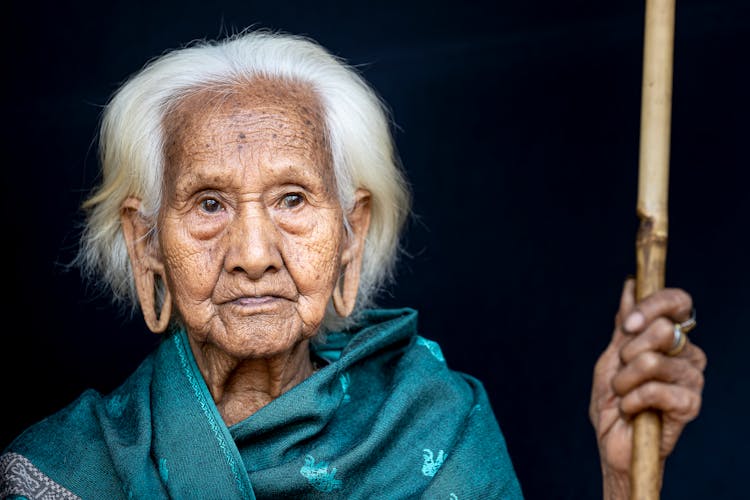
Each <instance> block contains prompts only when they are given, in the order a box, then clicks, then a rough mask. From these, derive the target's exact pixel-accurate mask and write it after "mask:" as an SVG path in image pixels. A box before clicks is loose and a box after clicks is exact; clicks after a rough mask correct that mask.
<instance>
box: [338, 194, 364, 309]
mask: <svg viewBox="0 0 750 500" xmlns="http://www.w3.org/2000/svg"><path fill="white" fill-rule="evenodd" d="M370 196H371V195H370V192H369V191H367V190H366V189H357V191H356V193H355V202H354V208H352V210H351V212H350V213H349V214H347V220H348V221H349V227H350V228H351V232H350V234H348V235H347V242H346V246H345V248H344V251H343V252H342V255H341V274H340V276H339V279H338V281H336V286H335V287H334V288H333V308H334V309H335V310H336V313H337V314H338V315H339V316H341V317H342V318H346V317H348V316H349V315H350V314H351V313H352V311H354V306H356V304H357V294H358V292H359V278H360V272H361V269H362V257H363V256H364V252H365V239H366V236H367V231H368V229H369V228H370Z"/></svg>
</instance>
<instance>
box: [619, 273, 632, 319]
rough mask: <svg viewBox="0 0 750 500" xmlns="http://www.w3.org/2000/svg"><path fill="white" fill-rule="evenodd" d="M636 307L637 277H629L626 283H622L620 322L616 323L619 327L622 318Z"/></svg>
mask: <svg viewBox="0 0 750 500" xmlns="http://www.w3.org/2000/svg"><path fill="white" fill-rule="evenodd" d="M634 307H635V279H633V278H627V279H626V280H625V283H623V285H622V293H621V294H620V307H619V309H618V310H617V317H618V320H619V321H618V323H617V324H616V325H615V326H616V327H619V326H620V325H621V320H623V319H625V317H626V316H627V315H628V313H630V311H632V310H633V308H634Z"/></svg>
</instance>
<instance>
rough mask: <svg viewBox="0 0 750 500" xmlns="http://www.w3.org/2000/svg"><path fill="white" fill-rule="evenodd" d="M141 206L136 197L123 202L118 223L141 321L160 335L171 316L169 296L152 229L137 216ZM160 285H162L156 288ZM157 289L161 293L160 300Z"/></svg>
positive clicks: (141, 217) (170, 298)
mask: <svg viewBox="0 0 750 500" xmlns="http://www.w3.org/2000/svg"><path fill="white" fill-rule="evenodd" d="M140 206H141V201H140V200H139V199H138V198H134V197H129V198H127V199H125V201H123V203H122V205H121V208H120V222H121V225H122V233H123V236H124V237H125V242H126V244H127V247H128V256H129V257H130V267H131V269H132V270H133V279H134V280H135V289H136V292H137V294H138V302H139V303H140V305H141V312H142V313H143V319H144V320H145V321H146V325H147V326H148V328H149V330H151V331H152V332H154V333H162V332H163V331H164V330H166V329H167V327H168V326H169V321H170V319H171V316H172V294H171V292H170V290H169V286H168V285H167V282H166V280H165V272H164V265H163V264H162V262H161V261H160V260H159V258H158V257H157V254H158V250H157V249H156V248H155V247H154V245H153V242H152V241H151V240H150V238H151V236H150V233H151V230H152V226H151V225H150V224H148V223H147V221H145V220H144V218H143V216H142V215H141V214H140V213H139V209H140ZM159 282H161V284H162V285H163V286H159ZM160 289H161V290H163V297H161V300H159V291H160ZM160 302H161V304H160Z"/></svg>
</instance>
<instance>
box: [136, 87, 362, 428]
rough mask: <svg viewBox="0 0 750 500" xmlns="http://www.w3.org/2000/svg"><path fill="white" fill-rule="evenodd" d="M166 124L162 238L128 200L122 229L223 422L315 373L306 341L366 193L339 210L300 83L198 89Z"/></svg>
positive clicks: (323, 145)
mask: <svg viewBox="0 0 750 500" xmlns="http://www.w3.org/2000/svg"><path fill="white" fill-rule="evenodd" d="M165 125H166V126H165V129H166V137H167V138H168V144H167V145H166V160H167V161H166V164H167V167H166V172H165V190H164V200H163V204H162V208H161V211H160V213H159V221H158V227H159V232H158V240H157V241H156V244H153V245H145V244H140V243H139V242H141V241H143V240H145V239H147V238H141V237H142V236H147V235H148V229H149V226H148V224H146V223H145V221H143V220H142V219H141V218H140V217H139V216H138V215H137V212H136V210H137V207H138V205H139V200H137V199H129V200H127V201H126V203H125V204H124V205H123V225H124V226H127V227H126V228H125V232H126V234H127V233H132V236H131V237H130V239H131V240H133V239H134V240H135V243H134V244H133V245H131V246H133V250H131V252H134V253H136V254H137V255H136V258H135V259H133V257H132V256H131V260H132V261H133V263H134V266H145V265H147V264H145V263H147V262H150V261H149V259H151V261H153V262H154V264H153V266H152V267H154V268H157V267H158V268H159V269H161V268H163V271H164V277H165V280H166V284H167V287H168V288H169V291H170V293H171V299H172V305H173V307H174V308H176V313H177V314H178V315H179V317H180V318H181V320H182V322H183V324H184V325H185V327H186V330H187V333H188V337H189V340H190V345H191V348H192V350H193V353H194V355H195V358H196V361H197V363H198V366H199V368H200V370H201V372H202V374H203V376H204V378H205V379H206V382H207V384H208V387H209V390H210V391H211V394H212V395H213V397H214V400H215V401H216V404H217V407H218V408H219V411H220V413H221V414H222V416H223V418H224V420H225V422H226V423H227V424H228V425H231V424H233V423H236V422H238V421H240V420H242V419H244V418H246V417H247V416H249V415H250V414H252V413H254V412H255V411H257V409H258V408H260V407H262V406H264V405H265V404H267V403H268V402H270V401H271V400H272V399H274V398H275V397H278V395H280V394H281V393H283V392H285V391H286V390H288V389H289V388H291V387H293V386H294V385H296V384H297V383H299V382H301V381H302V380H304V379H305V378H306V377H308V376H309V375H310V374H311V373H312V372H313V366H312V362H311V359H310V356H309V339H310V338H311V337H312V336H314V335H315V334H316V333H317V331H318V329H319V327H320V325H321V322H322V320H323V317H324V314H325V311H326V306H327V304H328V303H329V301H330V300H331V297H332V294H333V291H334V288H335V287H336V285H337V283H338V281H339V277H340V275H341V273H342V270H344V269H347V268H354V267H355V266H356V264H358V262H359V261H358V260H357V259H358V258H361V252H362V248H363V244H364V234H365V233H366V230H367V222H368V220H369V219H368V217H369V215H368V214H369V212H368V210H369V208H368V207H369V205H368V204H367V199H368V193H366V192H365V191H363V190H359V191H358V192H357V195H356V198H357V200H358V203H357V205H356V206H355V209H354V211H353V212H352V213H349V214H344V213H343V210H342V207H341V206H340V204H339V199H338V196H337V193H336V188H335V179H334V174H333V170H332V166H331V155H330V151H329V148H328V144H327V142H326V139H325V126H324V121H323V115H322V110H321V107H320V105H319V103H318V101H317V99H316V97H315V95H314V94H313V93H312V92H311V91H310V90H308V89H307V88H305V87H301V86H299V85H293V84H289V83H282V82H272V81H269V80H262V79H257V80H255V81H254V82H252V84H251V85H247V86H245V87H243V88H241V89H235V92H233V93H231V94H229V95H226V94H225V93H224V94H222V93H218V92H211V91H207V90H204V91H200V92H198V93H195V94H193V95H191V96H189V97H187V98H186V99H185V100H184V101H183V102H181V103H180V104H179V105H178V106H177V107H176V109H175V110H173V111H172V112H171V114H170V115H169V116H168V119H167V121H166V124H165ZM345 215H346V216H348V217H349V220H350V224H351V225H352V229H353V235H352V236H351V237H349V236H347V233H346V231H345V226H344V216H345ZM129 228H132V229H129ZM352 262H354V264H353V265H351V266H348V264H351V263H352ZM134 274H135V275H136V277H137V276H139V275H141V274H142V273H139V272H135V273H134ZM145 274H148V273H145ZM357 277H358V275H357ZM354 288H355V289H356V286H355V287H354ZM151 289H152V288H151ZM148 292H149V290H148V289H146V291H145V292H144V294H147V293H148ZM139 293H140V292H139ZM142 303H143V300H142Z"/></svg>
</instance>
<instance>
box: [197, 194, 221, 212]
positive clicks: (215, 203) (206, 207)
mask: <svg viewBox="0 0 750 500" xmlns="http://www.w3.org/2000/svg"><path fill="white" fill-rule="evenodd" d="M200 206H201V209H202V210H203V211H204V212H206V213H208V214H215V213H217V212H219V211H221V209H222V206H221V203H219V200H217V199H215V198H206V199H205V200H201V203H200Z"/></svg>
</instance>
